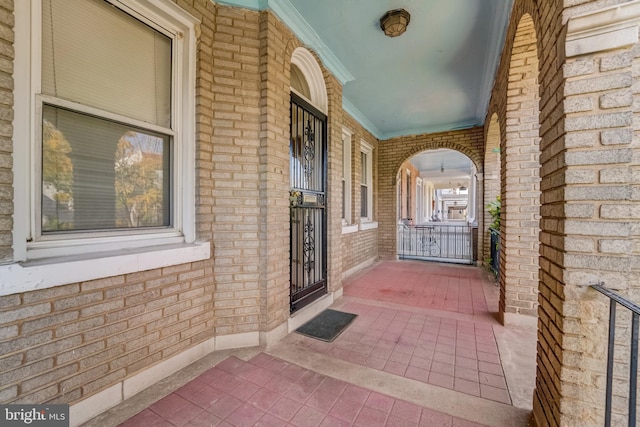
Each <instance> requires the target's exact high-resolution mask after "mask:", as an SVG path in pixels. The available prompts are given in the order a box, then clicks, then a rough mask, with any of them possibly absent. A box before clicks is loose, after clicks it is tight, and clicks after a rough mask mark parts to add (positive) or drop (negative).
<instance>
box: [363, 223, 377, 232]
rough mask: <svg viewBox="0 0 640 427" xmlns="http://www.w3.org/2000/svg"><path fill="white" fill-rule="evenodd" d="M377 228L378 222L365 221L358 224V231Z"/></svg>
mask: <svg viewBox="0 0 640 427" xmlns="http://www.w3.org/2000/svg"><path fill="white" fill-rule="evenodd" d="M374 228H378V221H365V222H361V223H360V231H365V230H373V229H374Z"/></svg>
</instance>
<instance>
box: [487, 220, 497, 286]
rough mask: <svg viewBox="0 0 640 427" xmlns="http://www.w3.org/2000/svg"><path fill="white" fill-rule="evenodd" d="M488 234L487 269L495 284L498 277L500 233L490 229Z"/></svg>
mask: <svg viewBox="0 0 640 427" xmlns="http://www.w3.org/2000/svg"><path fill="white" fill-rule="evenodd" d="M489 233H490V235H491V247H490V248H489V249H490V254H491V264H490V265H489V268H491V272H492V273H493V275H494V277H495V279H496V282H497V281H498V278H499V276H500V232H499V231H498V230H494V229H492V228H490V229H489Z"/></svg>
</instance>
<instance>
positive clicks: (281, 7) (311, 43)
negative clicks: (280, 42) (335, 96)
mask: <svg viewBox="0 0 640 427" xmlns="http://www.w3.org/2000/svg"><path fill="white" fill-rule="evenodd" d="M216 3H219V4H224V5H227V6H235V7H242V8H245V9H251V10H265V9H270V10H271V11H272V12H273V13H274V14H275V15H276V16H277V17H278V18H279V19H280V21H282V23H283V24H285V25H286V26H287V27H288V28H289V29H290V30H291V31H292V32H293V34H295V35H296V37H298V38H299V39H300V40H301V41H302V42H303V43H304V44H305V45H306V46H307V47H308V48H310V49H311V50H313V51H314V52H315V53H316V54H318V56H319V57H320V59H321V60H322V64H323V65H324V66H325V67H327V69H328V70H329V71H330V72H331V73H332V74H333V75H334V76H335V77H336V78H337V79H338V81H340V84H342V85H343V86H344V84H345V83H347V82H350V81H352V80H354V79H355V77H353V75H352V74H351V73H350V72H349V70H348V69H347V67H345V66H344V64H343V63H342V62H340V60H339V59H338V57H337V56H335V55H334V54H333V52H332V51H331V49H329V47H328V46H327V45H326V44H324V42H323V41H322V39H321V38H320V36H319V35H318V33H316V32H315V30H314V29H313V28H312V27H311V25H309V23H308V22H307V21H306V19H304V17H303V16H302V15H301V14H300V12H298V10H297V9H296V8H295V7H293V5H292V4H291V2H290V1H289V0H217V1H216Z"/></svg>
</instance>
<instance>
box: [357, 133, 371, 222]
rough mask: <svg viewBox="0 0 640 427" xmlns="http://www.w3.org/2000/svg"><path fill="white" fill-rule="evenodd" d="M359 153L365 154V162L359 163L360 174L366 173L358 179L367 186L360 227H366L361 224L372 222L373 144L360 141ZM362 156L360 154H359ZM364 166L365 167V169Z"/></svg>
mask: <svg viewBox="0 0 640 427" xmlns="http://www.w3.org/2000/svg"><path fill="white" fill-rule="evenodd" d="M360 153H362V154H365V155H366V164H363V165H361V174H360V176H361V177H362V176H363V175H366V181H365V182H362V178H361V179H360V182H361V184H364V185H366V186H367V216H366V217H360V224H361V227H360V228H361V229H366V228H368V227H367V226H366V225H364V226H362V224H364V223H369V224H373V223H374V221H373V145H371V144H369V143H367V142H366V141H364V140H362V141H360ZM360 157H361V158H362V156H360ZM365 168H366V169H365ZM365 170H366V171H367V172H368V173H367V174H364V171H365Z"/></svg>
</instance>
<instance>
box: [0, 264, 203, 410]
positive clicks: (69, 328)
mask: <svg viewBox="0 0 640 427" xmlns="http://www.w3.org/2000/svg"><path fill="white" fill-rule="evenodd" d="M211 273H212V267H211V262H209V261H201V262H196V263H191V264H184V265H178V266H174V267H167V268H163V269H158V270H151V271H145V272H141V273H135V274H128V275H125V276H115V277H110V278H105V279H100V280H94V281H90V282H83V283H76V284H71V285H65V286H58V287H55V288H51V289H46V290H42V291H34V292H28V293H25V294H20V295H11V296H5V297H0V310H1V311H0V340H2V341H1V342H0V368H1V369H0V401H2V402H16V403H17V402H25V403H26V402H29V403H33V402H47V401H54V402H57V403H72V402H76V401H78V400H81V399H83V398H86V397H88V396H90V395H92V394H94V393H96V392H98V391H100V390H102V389H104V388H106V387H108V386H110V385H112V384H114V383H116V382H118V381H120V380H122V379H124V378H126V377H130V376H131V375H133V374H135V373H137V372H140V371H141V370H143V369H145V368H147V367H149V366H150V365H152V364H154V363H156V362H159V361H161V360H165V359H167V358H169V357H171V356H173V355H175V354H176V353H178V352H180V351H183V350H185V349H186V348H188V347H191V346H193V345H195V344H197V343H199V342H202V341H204V340H206V339H208V338H210V337H211V336H213V331H214V326H215V318H214V315H213V294H214V287H213V284H212V281H211Z"/></svg>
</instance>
